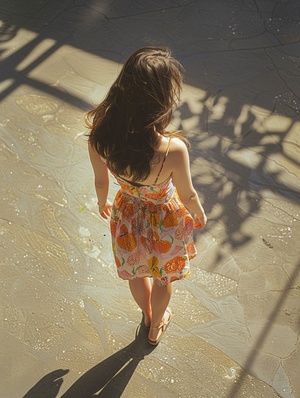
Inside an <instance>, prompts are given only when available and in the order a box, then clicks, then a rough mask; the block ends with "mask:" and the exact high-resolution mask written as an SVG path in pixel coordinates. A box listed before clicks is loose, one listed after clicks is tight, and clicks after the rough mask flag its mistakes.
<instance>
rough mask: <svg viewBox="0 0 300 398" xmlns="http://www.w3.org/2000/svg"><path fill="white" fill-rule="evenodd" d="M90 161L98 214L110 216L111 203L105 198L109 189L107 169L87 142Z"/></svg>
mask: <svg viewBox="0 0 300 398" xmlns="http://www.w3.org/2000/svg"><path fill="white" fill-rule="evenodd" d="M88 149H89V155H90V161H91V164H92V167H93V170H94V175H95V189H96V195H97V198H98V205H99V212H100V215H101V216H102V217H103V218H105V219H107V218H109V217H110V214H111V209H112V204H111V202H110V201H109V200H108V199H107V195H108V189H109V171H108V168H107V166H106V164H105V163H104V162H103V161H102V160H101V157H100V156H99V154H98V153H97V152H96V151H95V149H93V148H92V146H91V144H90V143H89V144H88Z"/></svg>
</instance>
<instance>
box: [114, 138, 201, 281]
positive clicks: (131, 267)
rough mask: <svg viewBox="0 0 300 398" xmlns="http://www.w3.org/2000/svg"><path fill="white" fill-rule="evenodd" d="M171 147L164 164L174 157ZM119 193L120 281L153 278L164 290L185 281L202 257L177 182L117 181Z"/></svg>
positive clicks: (116, 231)
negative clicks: (192, 262) (192, 265)
mask: <svg viewBox="0 0 300 398" xmlns="http://www.w3.org/2000/svg"><path fill="white" fill-rule="evenodd" d="M169 145H170V140H169V144H168V148H167V151H166V153H165V157H164V160H163V162H162V165H161V168H160V171H159V173H158V175H157V178H156V181H157V180H158V177H159V175H160V172H161V170H162V168H163V164H164V161H165V159H166V157H167V155H168V152H169ZM115 177H116V179H117V181H118V183H119V184H120V190H119V191H118V192H117V195H116V197H115V200H114V204H113V209H112V214H111V220H110V228H111V235H112V249H113V253H114V257H115V261H116V265H117V270H118V274H119V276H120V278H122V279H126V280H129V279H133V278H136V277H153V279H154V280H155V282H156V283H158V284H159V285H166V284H167V283H170V282H173V281H175V280H178V279H181V278H185V277H187V276H188V275H189V273H190V261H189V260H190V259H192V258H193V257H195V256H196V254H197V251H196V247H195V244H194V241H193V218H192V216H191V215H190V213H189V212H188V211H187V210H186V208H185V207H184V205H183V204H182V203H181V202H180V200H179V197H178V194H177V191H176V188H175V186H174V185H173V182H172V178H171V177H169V178H168V179H167V180H165V181H163V182H161V183H159V184H157V183H156V182H155V183H154V184H153V185H136V184H133V183H131V182H129V181H127V180H124V179H123V178H121V177H117V176H115Z"/></svg>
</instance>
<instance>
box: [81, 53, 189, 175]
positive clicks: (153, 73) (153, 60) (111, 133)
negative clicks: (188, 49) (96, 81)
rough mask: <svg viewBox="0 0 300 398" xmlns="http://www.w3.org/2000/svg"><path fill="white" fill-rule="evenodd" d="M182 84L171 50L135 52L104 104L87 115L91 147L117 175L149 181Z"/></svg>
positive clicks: (178, 68) (177, 63) (180, 70)
mask: <svg viewBox="0 0 300 398" xmlns="http://www.w3.org/2000/svg"><path fill="white" fill-rule="evenodd" d="M182 80H183V68H182V66H181V64H180V63H179V62H178V61H177V60H175V59H174V58H173V57H172V56H171V52H170V50H169V49H163V48H158V47H145V48H141V49H140V50H137V51H136V52H135V53H133V54H132V55H131V56H130V57H129V59H128V60H127V62H126V63H125V64H124V66H123V68H122V70H121V72H120V74H119V76H118V78H117V79H116V81H115V83H114V84H113V85H112V86H111V88H110V90H109V91H108V93H107V95H106V97H105V98H104V100H103V101H102V102H101V103H100V104H99V105H98V106H97V107H96V108H95V109H93V110H91V111H90V112H88V113H87V114H86V116H85V121H86V125H87V127H88V128H89V129H90V133H89V142H90V143H91V145H92V147H93V148H94V149H95V150H96V151H97V152H98V153H99V155H100V156H101V157H102V158H104V159H105V161H106V163H107V166H108V168H109V169H110V170H111V171H112V172H113V173H115V174H116V175H126V176H128V177H131V178H132V180H133V181H135V180H140V181H143V180H144V179H146V178H147V177H148V175H149V173H150V162H151V160H152V159H153V157H154V154H155V150H156V147H157V145H158V136H157V132H158V133H160V134H164V132H165V128H166V127H167V126H168V124H169V122H170V120H171V115H172V109H173V108H174V107H175V106H176V105H177V100H178V99H179V95H180V92H181V86H182Z"/></svg>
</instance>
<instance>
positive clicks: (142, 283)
mask: <svg viewBox="0 0 300 398" xmlns="http://www.w3.org/2000/svg"><path fill="white" fill-rule="evenodd" d="M129 287H130V291H131V294H132V296H133V298H134V300H135V301H136V303H137V305H138V306H139V307H140V308H141V310H142V311H143V314H144V322H145V325H146V326H149V325H150V324H151V319H152V311H151V304H150V297H151V289H152V283H151V282H150V279H149V278H147V277H146V278H135V279H131V280H129Z"/></svg>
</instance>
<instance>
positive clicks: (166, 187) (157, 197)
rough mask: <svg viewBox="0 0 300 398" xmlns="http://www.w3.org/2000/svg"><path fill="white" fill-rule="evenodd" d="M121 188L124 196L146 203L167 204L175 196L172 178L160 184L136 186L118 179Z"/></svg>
mask: <svg viewBox="0 0 300 398" xmlns="http://www.w3.org/2000/svg"><path fill="white" fill-rule="evenodd" d="M116 179H117V181H118V183H119V184H120V187H121V193H122V195H128V196H129V197H131V199H133V200H134V199H137V200H140V201H144V202H152V203H154V204H161V203H165V202H167V201H168V200H169V199H170V198H171V197H172V195H173V193H174V191H175V187H174V184H173V181H172V177H171V176H170V177H168V178H167V179H166V180H165V181H162V182H161V183H159V184H152V185H139V186H137V185H134V184H131V183H130V182H129V181H127V180H124V179H123V178H121V177H116Z"/></svg>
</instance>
